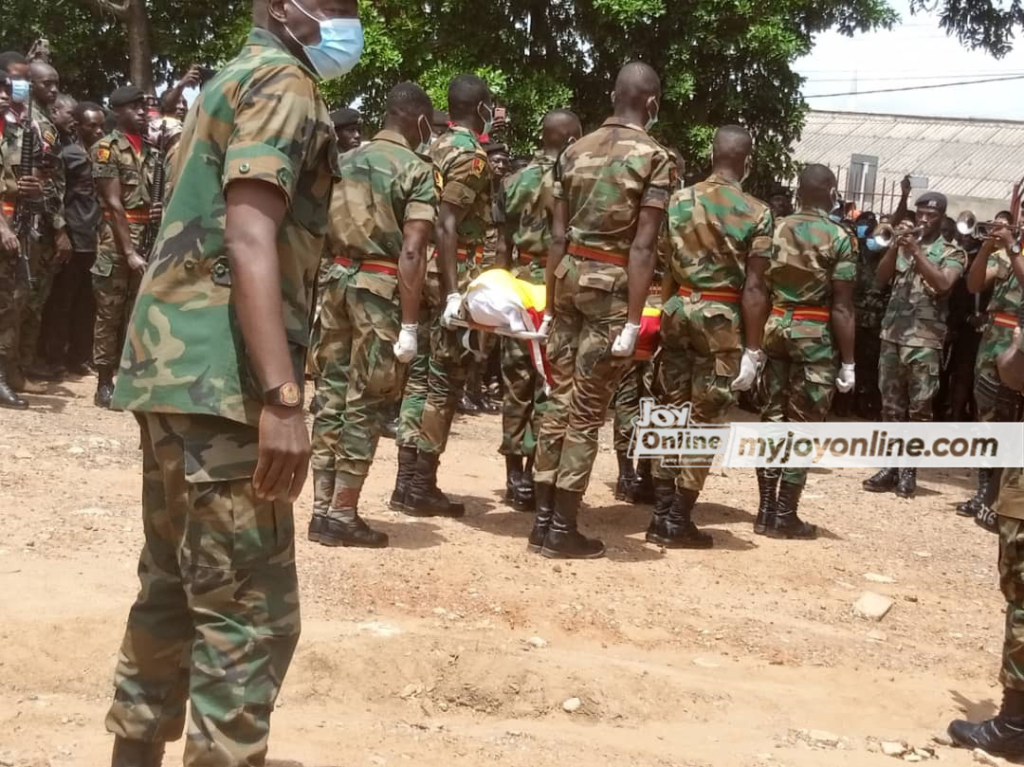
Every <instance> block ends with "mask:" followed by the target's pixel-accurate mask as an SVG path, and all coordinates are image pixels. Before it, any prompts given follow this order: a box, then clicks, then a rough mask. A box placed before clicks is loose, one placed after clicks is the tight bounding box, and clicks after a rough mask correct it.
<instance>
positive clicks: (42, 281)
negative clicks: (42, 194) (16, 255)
mask: <svg viewBox="0 0 1024 767" xmlns="http://www.w3.org/2000/svg"><path fill="white" fill-rule="evenodd" d="M29 253H30V254H31V255H30V257H29V263H30V268H31V270H32V286H31V288H30V289H29V291H28V293H27V294H26V296H25V303H24V305H23V307H22V310H21V328H20V330H19V333H18V365H19V366H20V367H21V369H22V370H27V369H28V368H30V367H32V364H33V363H34V362H35V359H36V349H37V348H38V346H39V334H40V332H42V329H43V309H44V308H45V307H46V300H47V299H48V298H49V297H50V291H51V290H52V289H53V278H54V276H55V275H56V274H57V269H58V268H59V264H58V263H57V246H56V243H55V242H54V239H53V234H52V233H47V234H45V235H44V236H43V239H42V240H40V241H38V242H33V243H32V247H31V248H30V249H29Z"/></svg>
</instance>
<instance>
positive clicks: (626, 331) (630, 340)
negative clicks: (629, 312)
mask: <svg viewBox="0 0 1024 767" xmlns="http://www.w3.org/2000/svg"><path fill="white" fill-rule="evenodd" d="M639 337H640V326H639V325H634V324H633V323H632V322H627V323H626V324H625V325H623V327H622V332H621V333H619V335H618V336H617V337H616V338H615V340H614V341H613V342H612V356H613V357H632V356H633V351H634V350H635V349H636V339H637V338H639Z"/></svg>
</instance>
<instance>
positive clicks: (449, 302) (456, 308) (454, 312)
mask: <svg viewBox="0 0 1024 767" xmlns="http://www.w3.org/2000/svg"><path fill="white" fill-rule="evenodd" d="M460 317H462V296H460V295H459V294H458V293H449V294H448V297H447V298H446V299H445V304H444V314H443V315H441V324H442V325H444V326H445V327H446V328H448V329H449V330H450V329H451V328H452V327H453V326H452V324H451V323H452V320H455V319H459V318H460Z"/></svg>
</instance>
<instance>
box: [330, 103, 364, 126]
mask: <svg viewBox="0 0 1024 767" xmlns="http://www.w3.org/2000/svg"><path fill="white" fill-rule="evenodd" d="M362 119H363V116H362V115H361V114H359V112H357V111H356V110H354V109H352V108H351V107H345V108H344V109H335V110H334V111H333V112H331V122H332V123H334V127H335V128H347V127H348V126H349V125H357V124H359V123H360V122H361V121H362Z"/></svg>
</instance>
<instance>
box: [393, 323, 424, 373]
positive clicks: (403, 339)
mask: <svg viewBox="0 0 1024 767" xmlns="http://www.w3.org/2000/svg"><path fill="white" fill-rule="evenodd" d="M418 329H419V325H417V324H416V323H415V322H413V323H411V324H409V323H405V322H403V323H402V329H401V330H400V331H399V333H398V340H397V341H396V342H395V345H394V347H393V348H394V350H395V359H396V360H398V361H399V362H401V363H402V364H403V365H405V364H407V363H409V362H412V358H413V357H415V356H416V352H417V350H418V346H419V344H418V343H417V341H416V331H417V330H418Z"/></svg>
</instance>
